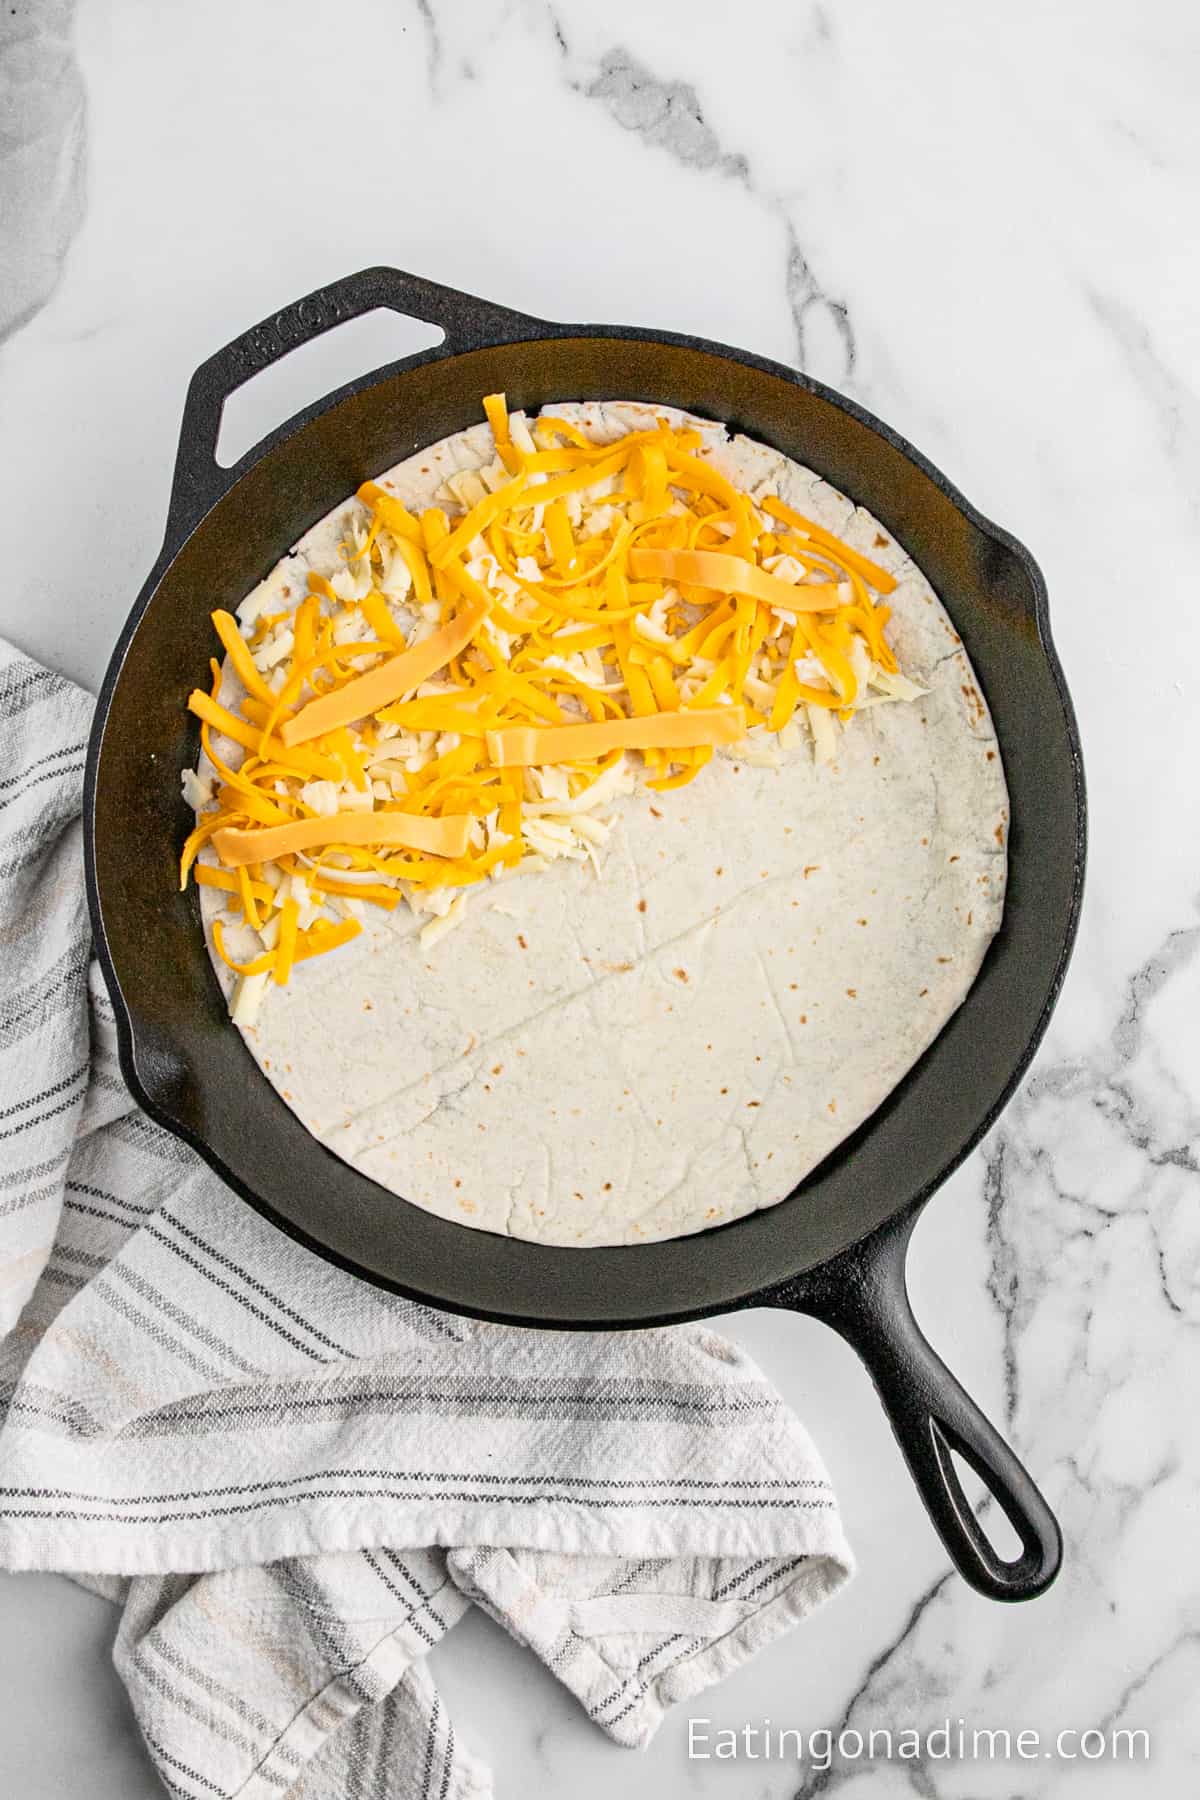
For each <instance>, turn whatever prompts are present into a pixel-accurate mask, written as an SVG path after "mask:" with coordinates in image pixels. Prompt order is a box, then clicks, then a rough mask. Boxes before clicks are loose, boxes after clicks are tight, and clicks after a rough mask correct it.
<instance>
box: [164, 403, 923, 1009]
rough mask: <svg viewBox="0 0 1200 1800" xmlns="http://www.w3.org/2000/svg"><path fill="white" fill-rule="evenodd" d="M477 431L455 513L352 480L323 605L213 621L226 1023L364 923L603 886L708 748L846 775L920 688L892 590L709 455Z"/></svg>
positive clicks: (194, 860)
mask: <svg viewBox="0 0 1200 1800" xmlns="http://www.w3.org/2000/svg"><path fill="white" fill-rule="evenodd" d="M483 407H484V412H485V414H486V417H487V420H488V423H489V425H490V427H491V431H492V436H493V440H494V444H495V459H494V460H493V461H492V462H491V463H490V464H489V465H487V466H485V467H484V468H482V469H481V470H479V471H478V473H475V472H473V471H470V470H466V471H463V470H460V471H456V472H455V474H454V475H453V476H451V477H448V478H447V480H446V481H445V482H444V484H443V485H442V486H441V487H440V488H439V490H438V492H437V495H436V498H437V500H438V501H439V502H442V503H443V504H439V505H431V506H429V507H427V508H425V509H424V510H423V511H421V512H420V513H414V512H411V511H410V510H409V509H408V508H407V507H406V506H405V505H404V504H403V503H402V502H401V501H400V500H399V499H398V498H397V497H396V495H395V494H394V493H391V492H390V491H389V490H388V488H387V487H386V486H384V485H382V484H381V483H378V482H373V481H369V482H365V483H364V484H363V486H362V487H360V488H359V490H358V495H357V501H358V503H359V505H361V507H362V509H363V510H362V512H361V513H359V514H356V515H355V516H353V517H351V518H349V519H348V520H347V521H346V524H345V527H344V541H343V542H342V544H341V545H340V548H339V552H338V557H337V560H336V561H334V560H333V559H330V565H329V566H328V567H327V568H323V569H322V568H315V567H314V568H312V569H310V570H309V572H308V576H307V586H308V591H307V592H306V593H301V592H300V591H298V590H297V591H296V592H295V593H294V595H293V596H292V598H291V604H290V606H286V605H281V604H280V603H281V602H282V601H283V600H284V599H286V598H287V594H288V590H287V589H283V590H282V591H277V588H276V586H274V585H273V586H271V588H270V593H269V600H270V605H271V606H272V607H273V608H275V607H278V608H279V610H272V611H270V612H268V611H267V610H266V602H267V587H266V584H264V588H263V593H262V595H260V596H259V599H260V600H261V601H262V604H259V601H258V600H256V601H255V603H254V605H253V606H251V605H250V604H249V603H248V602H247V603H243V606H242V607H241V608H240V609H239V612H238V618H234V617H233V616H232V615H231V614H230V613H228V612H225V611H217V612H214V614H213V625H214V628H215V630H216V633H217V637H218V639H219V641H220V643H221V646H222V648H223V650H224V652H225V655H226V658H227V669H228V670H229V672H230V673H231V674H232V675H233V676H234V677H236V682H237V684H238V685H239V686H240V690H241V699H240V701H239V702H236V703H233V702H231V703H230V704H229V705H224V704H222V702H221V700H220V699H218V694H219V692H221V691H222V690H221V671H220V669H219V668H218V666H217V665H216V664H215V663H214V664H213V665H212V669H213V676H214V679H213V685H212V689H211V692H206V691H204V690H203V689H202V688H197V689H196V690H195V691H194V692H193V694H192V695H191V697H190V698H189V701H188V707H189V709H190V711H191V712H192V713H194V714H195V715H196V716H197V718H198V719H199V721H200V726H201V738H202V742H203V745H204V748H205V750H206V752H207V753H208V756H209V759H210V761H211V763H212V767H213V769H214V770H215V776H213V778H212V779H209V778H208V777H207V776H206V777H204V778H200V777H198V776H197V775H195V774H194V773H193V772H192V771H190V770H189V771H186V772H185V774H184V778H183V792H184V797H185V799H186V800H187V801H188V803H189V804H190V805H192V806H193V808H194V810H195V812H196V826H195V829H194V830H193V831H192V832H191V833H190V834H189V836H188V839H187V842H186V843H185V845H184V849H183V855H182V858H181V862H180V880H181V885H182V886H186V884H187V881H188V878H189V875H194V878H195V879H196V881H197V882H198V883H200V885H202V886H204V887H206V888H208V889H210V890H214V894H213V898H214V899H218V900H220V901H223V903H224V906H225V912H224V915H223V917H224V918H225V919H226V920H229V921H234V922H236V923H237V928H238V931H239V933H240V934H241V935H240V939H239V947H240V944H241V943H243V942H247V943H250V944H256V945H257V951H256V952H252V953H248V954H246V955H245V956H240V957H234V956H232V955H230V954H229V952H228V950H227V948H226V946H225V940H224V935H223V928H222V923H221V919H220V918H216V919H214V923H213V941H214V945H215V947H216V950H217V953H218V955H219V956H221V957H222V958H223V959H224V960H225V961H226V962H227V963H228V964H229V966H230V969H231V972H232V973H233V974H234V975H236V977H237V980H236V983H235V988H234V996H233V1004H232V1010H233V1013H234V1017H235V1018H236V1019H237V1021H238V1023H239V1024H242V1025H246V1026H248V1027H249V1026H251V1025H252V1024H253V1021H254V1019H255V1017H256V1016H257V1012H258V1009H259V1007H260V1006H261V1004H262V1001H263V997H264V994H265V992H266V991H267V986H268V984H274V985H283V984H285V983H286V982H287V981H288V980H289V979H290V977H291V975H292V972H293V970H294V968H295V967H296V966H297V965H299V964H302V963H304V962H305V961H307V960H309V959H310V958H312V957H315V956H321V955H325V954H327V953H328V952H330V951H333V950H336V949H337V948H338V947H339V946H340V945H342V944H345V943H348V942H349V941H350V940H351V939H352V938H353V937H355V936H357V935H358V933H359V932H360V931H361V930H362V929H363V920H364V919H365V918H367V917H368V916H369V911H370V909H372V908H377V909H380V911H382V912H388V911H391V910H392V909H394V908H395V907H396V906H398V905H400V904H401V903H407V905H408V906H409V907H411V908H412V909H413V910H414V911H416V912H418V913H421V914H426V915H428V920H427V923H426V924H424V925H423V926H422V928H421V933H420V936H421V942H422V945H423V947H426V948H431V947H432V946H433V945H434V944H435V943H436V942H437V940H438V939H439V938H440V937H442V936H443V935H444V934H445V932H447V931H449V930H451V929H452V928H453V926H454V925H455V924H457V922H458V921H459V920H460V919H461V917H462V913H463V908H464V906H465V903H466V893H465V890H467V889H469V888H471V887H472V886H475V885H476V884H478V883H481V882H485V881H488V880H493V881H494V880H499V879H500V878H502V877H503V876H505V875H507V874H509V873H511V872H512V871H513V870H514V869H516V868H524V869H527V870H538V869H543V868H547V867H548V866H549V865H550V864H551V863H552V862H554V861H556V860H558V859H559V858H566V859H568V860H582V859H584V858H590V859H591V860H592V862H593V864H594V866H595V867H596V868H597V871H599V868H600V862H599V860H598V852H599V851H602V849H603V847H604V845H605V843H606V841H607V839H608V836H609V831H610V828H611V824H612V819H611V817H608V816H605V810H604V809H605V808H609V807H611V805H612V803H613V801H614V800H615V799H617V798H619V797H620V796H621V795H623V794H626V793H629V792H631V791H632V790H633V789H634V788H635V787H636V785H637V783H638V781H639V779H640V780H641V782H642V783H643V784H644V785H645V786H646V787H648V788H651V789H654V790H655V791H657V792H664V791H669V790H671V789H674V788H677V787H682V786H683V785H685V784H686V783H687V782H690V781H693V780H695V779H696V778H697V777H699V776H702V773H703V770H704V768H705V765H706V764H707V763H708V761H709V759H710V758H711V757H712V755H713V753H714V750H720V749H726V750H733V751H734V752H735V753H736V754H737V755H739V756H741V757H743V758H744V759H745V760H746V761H747V762H749V763H751V764H753V765H755V766H761V767H764V768H773V767H777V766H778V765H779V763H780V761H781V757H782V753H783V752H785V751H789V750H795V749H797V748H798V747H799V746H800V745H801V744H802V743H804V742H805V741H810V742H811V744H812V754H813V755H814V757H815V758H816V760H817V761H818V762H833V761H834V759H835V757H836V752H837V734H838V731H839V728H840V729H845V728H846V727H847V726H848V725H849V723H850V721H851V720H852V719H853V717H854V715H855V713H856V712H858V711H859V710H861V709H862V708H864V707H869V706H877V705H885V704H894V703H898V702H903V701H906V700H911V699H913V698H915V697H917V696H918V695H919V694H920V693H921V692H922V691H923V690H922V689H921V688H919V687H918V686H917V685H916V683H915V682H913V681H911V680H910V679H909V678H908V677H907V676H906V675H904V674H903V673H902V672H901V671H900V670H899V668H898V665H897V662H896V657H895V654H894V652H893V650H892V647H891V645H890V644H889V642H888V640H887V637H886V635H885V627H886V625H887V621H888V617H889V610H888V607H887V606H886V605H884V604H880V602H879V598H878V597H879V596H883V595H887V594H889V593H891V592H892V591H893V589H894V588H895V585H896V583H895V580H894V579H893V577H892V576H890V575H889V574H888V573H887V572H886V571H885V570H883V569H881V568H879V567H878V566H877V565H876V564H875V563H873V562H871V561H870V560H869V559H868V558H867V557H865V556H863V555H862V554H861V553H860V552H859V551H856V550H853V549H852V548H851V547H850V546H849V545H847V544H845V543H843V542H842V541H841V539H839V538H837V537H836V536H835V535H834V534H833V533H832V532H829V531H827V530H825V529H824V528H823V527H822V526H819V525H817V524H815V523H814V522H813V521H812V520H810V519H806V518H805V517H804V516H803V515H802V514H800V513H798V512H795V511H794V510H793V509H792V508H791V507H790V506H787V505H786V504H785V503H784V502H783V501H782V500H780V499H779V498H778V497H777V496H775V495H770V494H768V495H766V496H763V497H759V498H754V499H752V498H751V497H750V495H748V494H746V493H743V492H741V491H740V490H739V489H738V488H737V487H736V485H735V484H734V483H733V482H731V481H730V480H729V479H728V478H727V477H726V476H725V475H723V474H722V473H721V472H720V470H719V469H718V468H716V467H715V466H714V464H713V463H712V462H711V461H710V460H708V458H707V455H706V452H705V447H704V443H703V440H702V438H701V434H700V433H699V432H697V431H695V430H692V429H690V428H683V429H677V428H674V427H672V426H670V425H669V424H668V423H667V422H666V421H665V420H661V419H660V420H658V421H656V422H655V423H654V424H653V425H652V426H650V427H648V428H646V429H639V430H634V431H629V432H627V433H625V434H624V435H623V436H620V435H618V436H615V437H614V435H613V434H612V432H611V431H609V430H605V431H604V432H603V433H601V434H597V438H594V437H591V436H589V435H588V434H587V433H585V432H584V431H582V430H580V429H579V428H578V427H577V426H576V425H574V424H572V423H571V422H569V421H567V420H563V419H556V418H551V417H548V416H547V417H544V418H540V419H538V420H536V421H535V422H534V427H533V430H532V431H531V430H530V425H529V422H528V421H527V420H526V418H525V416H524V414H522V413H520V412H512V413H510V412H509V410H508V405H507V402H506V400H505V397H504V395H503V394H490V395H488V396H486V398H485V399H484V402H483ZM601 435H602V436H603V437H604V438H605V439H606V441H604V442H600V441H597V440H598V436H601ZM443 505H444V507H445V508H446V509H448V511H447V510H443ZM257 592H258V590H256V593H257ZM238 619H240V620H241V621H242V624H241V626H240V627H239V623H238ZM244 632H245V633H249V634H250V635H249V637H248V638H247V636H246V635H244ZM230 745H232V746H233V754H230V752H229V749H228V746H230ZM239 759H240V760H239ZM189 777H190V779H189ZM214 858H215V859H216V860H213V859H214Z"/></svg>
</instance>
